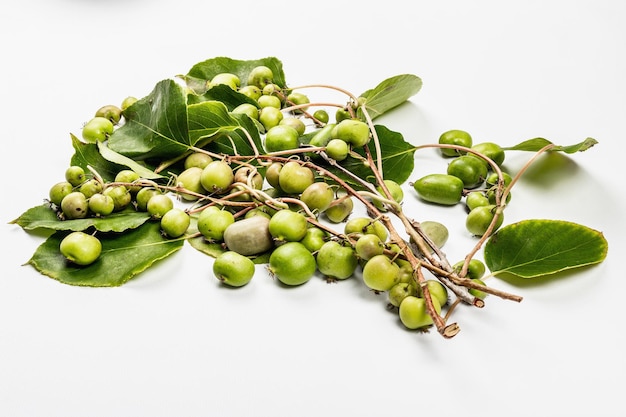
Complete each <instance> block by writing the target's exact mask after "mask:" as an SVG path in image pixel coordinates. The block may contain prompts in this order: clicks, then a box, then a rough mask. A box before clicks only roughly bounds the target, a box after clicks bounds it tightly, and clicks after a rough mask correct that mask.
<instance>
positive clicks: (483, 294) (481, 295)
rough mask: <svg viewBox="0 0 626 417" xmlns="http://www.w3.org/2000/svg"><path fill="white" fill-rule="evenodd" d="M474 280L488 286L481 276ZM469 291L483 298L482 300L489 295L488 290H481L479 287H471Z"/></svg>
mask: <svg viewBox="0 0 626 417" xmlns="http://www.w3.org/2000/svg"><path fill="white" fill-rule="evenodd" d="M472 281H473V282H474V283H475V284H479V285H482V286H485V287H486V286H487V285H486V284H485V283H484V282H483V281H482V280H481V279H479V278H475V279H472ZM468 292H469V293H470V294H472V295H473V296H474V297H476V298H478V299H481V300H484V299H485V297H487V293H486V292H484V291H481V290H479V289H477V288H470V289H469V290H468Z"/></svg>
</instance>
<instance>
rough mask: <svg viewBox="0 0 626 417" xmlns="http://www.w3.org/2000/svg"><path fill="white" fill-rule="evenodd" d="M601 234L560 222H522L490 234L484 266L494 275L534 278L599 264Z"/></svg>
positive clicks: (604, 245)
mask: <svg viewBox="0 0 626 417" xmlns="http://www.w3.org/2000/svg"><path fill="white" fill-rule="evenodd" d="M607 251H608V243H607V241H606V239H605V238H604V236H603V234H602V233H601V232H599V231H596V230H593V229H590V228H589V227H587V226H583V225H580V224H577V223H572V222H567V221H563V220H543V219H540V220H535V219H531V220H523V221H520V222H518V223H514V224H510V225H508V226H505V227H503V228H501V229H500V230H498V231H497V232H496V233H495V234H493V235H492V236H491V237H490V238H489V240H488V241H487V243H486V244H485V250H484V255H485V256H484V257H485V263H486V264H487V266H488V267H489V270H491V271H492V273H493V274H494V275H497V274H499V273H502V272H507V273H510V274H514V275H517V276H520V277H522V278H536V277H541V276H544V275H549V274H553V273H556V272H559V271H564V270H567V269H571V268H577V267H581V266H585V265H592V264H597V263H600V262H602V261H603V260H604V259H605V258H606V255H607Z"/></svg>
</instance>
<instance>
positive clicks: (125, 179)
mask: <svg viewBox="0 0 626 417" xmlns="http://www.w3.org/2000/svg"><path fill="white" fill-rule="evenodd" d="M140 178H141V177H140V176H139V174H137V173H136V172H135V171H133V170H132V169H123V170H121V171H120V172H118V173H117V174H116V175H115V180H114V181H115V182H119V183H125V184H128V185H125V187H126V188H127V189H128V191H130V192H131V193H133V194H136V193H137V192H138V191H139V190H140V189H141V186H140V185H131V184H132V183H133V182H135V181H137V180H138V179H140Z"/></svg>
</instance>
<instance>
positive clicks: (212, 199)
mask: <svg viewBox="0 0 626 417" xmlns="http://www.w3.org/2000/svg"><path fill="white" fill-rule="evenodd" d="M421 84H422V81H421V79H420V78H419V77H417V76H415V75H411V74H402V75H398V76H395V77H391V78H389V79H386V80H384V81H383V82H381V83H379V84H378V85H377V86H376V87H374V88H372V89H370V90H367V91H365V92H364V93H362V94H360V95H354V94H352V93H350V92H348V91H347V90H345V89H343V88H339V87H333V86H329V85H324V84H310V85H304V86H300V87H297V88H292V87H289V86H288V85H287V82H286V80H285V74H284V72H283V68H282V62H281V61H279V60H278V59H276V58H273V57H269V58H264V59H260V60H252V61H240V60H234V59H231V58H226V57H218V58H212V59H208V60H206V61H203V62H200V63H198V64H196V65H194V66H193V67H192V68H191V69H190V71H189V72H188V73H187V74H185V75H180V76H177V77H175V78H173V79H167V80H162V81H160V82H158V83H157V84H156V85H155V87H154V89H153V91H152V92H151V93H150V94H148V95H147V96H145V97H143V98H140V99H137V98H135V97H132V96H129V97H127V98H126V99H124V100H123V101H122V102H121V105H120V106H119V107H118V106H115V105H105V106H103V107H102V108H100V109H98V110H97V111H96V112H95V114H94V117H93V118H92V119H91V120H89V121H88V122H87V123H85V125H84V127H83V130H82V132H81V133H82V134H81V138H80V139H79V138H78V137H77V136H75V135H71V139H72V144H73V147H74V149H75V153H74V155H73V156H72V157H71V159H70V163H69V166H68V167H67V168H66V170H65V178H63V179H62V180H60V181H59V182H57V183H55V184H53V185H51V188H50V192H49V196H48V198H47V199H46V200H45V202H44V204H42V205H39V206H36V207H32V208H31V209H28V210H27V211H26V212H24V213H23V214H22V215H21V216H19V217H18V218H17V219H15V220H13V223H15V224H17V225H19V226H20V227H22V228H23V229H24V230H27V231H31V230H37V229H39V230H47V231H48V232H49V233H48V234H49V236H48V237H47V239H46V240H45V241H44V242H43V243H42V244H41V245H40V246H39V248H37V250H36V251H35V253H34V255H33V256H32V258H31V259H30V260H29V261H28V264H29V265H32V266H33V267H34V268H36V269H37V270H38V271H39V272H40V273H42V274H44V275H47V276H49V277H51V278H54V279H56V280H58V281H60V282H62V283H65V284H70V285H82V286H93V287H106V286H109V287H112V286H119V285H123V284H124V283H125V282H128V281H129V280H130V279H133V278H134V277H135V276H136V275H138V274H140V273H141V272H143V271H144V270H146V269H147V268H149V267H152V266H155V265H158V261H159V260H161V259H163V258H165V257H167V256H170V255H172V254H174V253H176V252H177V251H178V250H180V249H181V248H182V247H183V246H184V244H185V243H187V242H188V243H189V244H190V246H192V247H193V248H195V249H196V250H198V251H200V252H202V253H205V254H207V255H208V256H211V257H213V258H214V262H213V268H212V272H213V274H214V276H215V277H216V278H217V279H219V280H220V281H221V282H222V284H223V285H228V286H233V287H240V286H244V285H248V284H249V282H250V281H251V280H252V278H253V276H254V274H255V271H256V269H255V267H254V265H255V264H266V265H267V271H268V272H269V273H270V275H271V276H272V277H274V278H275V279H277V280H278V281H280V282H281V283H283V284H284V285H288V286H295V285H303V284H305V283H306V282H308V281H309V280H310V279H311V278H312V277H314V276H315V275H320V276H322V277H324V278H325V279H326V280H327V281H329V282H337V281H342V280H345V279H359V280H361V281H362V282H363V285H366V286H367V287H368V288H369V289H370V290H371V291H373V292H375V293H376V294H381V295H382V294H385V296H386V302H385V304H386V305H387V306H388V307H389V308H391V309H394V310H397V312H398V317H399V320H400V321H401V322H402V323H403V324H404V326H405V327H406V328H408V329H414V330H419V331H425V330H427V329H429V328H430V327H433V326H434V327H435V328H436V329H437V331H438V332H439V333H440V334H441V335H443V336H444V337H447V338H449V337H453V336H454V335H456V334H457V333H458V331H459V330H460V327H459V325H458V324H457V323H455V322H453V323H450V322H449V321H450V320H449V319H450V317H451V314H452V312H453V310H454V309H455V307H456V306H457V305H458V304H459V303H466V304H469V305H473V306H476V307H483V306H484V305H485V301H484V299H485V297H486V296H487V295H489V294H490V295H493V296H497V297H501V298H504V299H509V300H514V301H518V302H519V301H521V300H522V297H521V296H518V295H515V294H510V293H507V292H504V291H501V290H499V289H497V288H496V287H494V286H487V285H486V283H485V281H487V278H491V277H497V276H498V274H501V273H509V274H515V275H517V276H521V277H524V278H529V279H530V278H535V279H536V278H541V277H543V276H547V275H550V274H553V273H555V272H558V271H562V270H566V269H572V268H578V267H583V266H587V265H593V264H597V263H600V262H602V261H603V260H604V258H605V257H606V254H607V250H608V244H607V242H606V240H605V239H604V236H603V235H602V233H601V232H599V231H596V230H594V229H591V228H589V227H586V226H583V225H580V224H575V223H571V222H567V221H563V220H537V219H529V220H525V221H522V222H518V223H514V224H510V225H507V224H506V223H505V222H504V211H505V208H506V207H507V204H508V203H509V202H510V199H511V189H512V187H513V186H514V185H515V184H516V183H517V181H518V179H519V178H520V176H521V175H522V174H523V173H524V171H525V170H526V168H527V167H528V166H530V164H532V163H533V162H534V161H535V160H536V159H537V158H539V157H540V155H542V154H543V153H545V152H564V153H568V154H572V153H575V152H580V151H585V150H587V149H589V148H590V147H592V146H593V145H595V144H596V143H597V142H596V141H595V140H594V139H591V138H588V139H586V140H584V141H582V142H580V143H577V144H574V145H570V146H557V145H555V144H553V143H552V142H550V141H548V140H546V139H543V138H534V139H530V140H527V141H524V142H521V143H519V144H517V145H514V146H509V147H504V146H501V145H498V144H496V143H492V142H482V143H473V139H472V137H471V135H470V134H469V133H468V132H465V131H462V130H449V131H446V132H444V133H442V134H441V136H440V137H439V139H438V141H437V143H426V144H411V143H409V142H407V141H406V140H405V139H404V138H403V136H402V135H401V134H400V133H398V132H394V131H392V130H390V129H388V128H387V127H385V126H383V125H381V124H376V123H374V120H376V118H377V117H379V116H381V115H383V114H385V113H388V112H391V111H393V109H394V108H396V107H397V106H399V105H400V104H402V103H404V102H405V101H407V100H408V99H409V98H411V97H412V96H413V95H415V94H416V93H417V92H419V90H420V88H421ZM313 88H315V89H319V90H321V91H325V90H327V89H332V90H333V92H337V91H339V92H341V93H343V94H345V102H343V103H334V102H329V101H323V102H311V101H310V100H309V96H308V95H307V94H306V93H305V91H307V90H309V89H313ZM331 110H334V114H333V115H331V114H329V112H331V113H332V111H331ZM429 148H437V149H439V151H438V152H439V155H438V156H437V157H438V158H442V159H444V160H447V162H448V164H447V169H446V171H445V172H438V173H432V174H429V175H426V176H423V177H421V178H418V179H416V180H415V181H414V182H412V183H409V184H410V185H411V189H412V190H413V191H414V193H415V198H417V199H418V200H420V201H421V202H423V204H428V205H431V206H437V205H440V206H454V205H458V204H463V205H464V206H465V207H466V209H467V218H466V228H467V233H468V234H470V235H472V236H474V237H475V239H476V241H475V244H474V246H473V247H472V248H471V249H470V250H468V252H467V255H466V257H465V258H464V259H463V260H461V261H458V262H450V261H449V260H448V259H447V257H446V255H445V253H444V252H443V250H442V247H443V245H444V244H445V243H446V242H447V241H448V239H449V237H450V236H449V231H448V229H447V227H446V226H445V225H443V224H441V223H439V222H435V221H431V220H429V219H416V218H412V217H409V216H408V215H407V214H406V213H405V211H404V210H403V200H404V198H405V196H404V189H403V187H402V186H403V184H405V183H407V181H409V179H410V177H411V176H412V175H413V169H414V165H413V162H414V161H413V158H414V153H415V152H417V151H420V150H423V149H429ZM509 151H527V152H532V154H533V156H532V157H531V158H530V160H529V161H528V163H527V164H526V166H525V167H524V168H522V169H521V170H519V172H517V173H516V174H514V175H513V174H512V173H508V172H506V170H505V169H504V166H503V163H504V160H505V154H506V152H509ZM357 207H358V208H359V209H362V211H364V214H362V215H361V214H355V208H357ZM417 214H419V213H417ZM395 220H397V221H399V223H400V224H401V225H402V228H401V229H399V228H398V227H397V226H396V224H397V223H396V222H395ZM546 239H548V240H549V241H550V245H545V242H546ZM483 249H484V254H483V256H482V258H483V259H484V261H483V260H481V259H479V257H478V256H477V254H478V253H479V252H480V251H481V250H483ZM129 254H132V256H129ZM122 260H123V261H122Z"/></svg>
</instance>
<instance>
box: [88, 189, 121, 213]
mask: <svg viewBox="0 0 626 417" xmlns="http://www.w3.org/2000/svg"><path fill="white" fill-rule="evenodd" d="M88 203H89V211H91V212H92V213H94V214H95V215H97V216H108V215H109V214H111V213H113V210H114V209H115V203H114V202H113V198H112V197H111V196H108V195H104V194H101V193H96V194H94V195H92V196H91V197H89V201H88Z"/></svg>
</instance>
